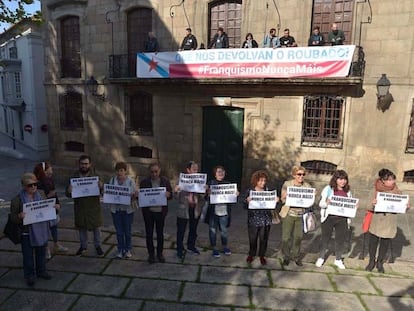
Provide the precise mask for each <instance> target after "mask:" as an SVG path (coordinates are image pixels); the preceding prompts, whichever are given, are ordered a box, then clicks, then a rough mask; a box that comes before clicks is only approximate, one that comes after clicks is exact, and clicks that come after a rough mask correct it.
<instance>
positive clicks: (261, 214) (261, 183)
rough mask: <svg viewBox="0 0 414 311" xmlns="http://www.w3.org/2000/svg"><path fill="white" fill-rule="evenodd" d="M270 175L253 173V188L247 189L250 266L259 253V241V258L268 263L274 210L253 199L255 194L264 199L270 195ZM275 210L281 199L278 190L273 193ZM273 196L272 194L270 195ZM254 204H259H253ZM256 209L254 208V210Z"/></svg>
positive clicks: (259, 172)
mask: <svg viewBox="0 0 414 311" xmlns="http://www.w3.org/2000/svg"><path fill="white" fill-rule="evenodd" d="M268 179H269V178H268V175H267V173H266V172H265V171H256V172H254V173H253V175H252V177H251V179H250V185H251V187H250V188H249V189H247V192H246V194H245V200H244V203H245V207H246V208H248V211H247V230H248V234H249V255H248V256H247V258H246V261H247V263H248V264H250V263H252V262H253V260H254V256H256V253H257V240H259V253H258V254H259V257H260V263H261V264H262V265H265V264H266V263H267V261H266V258H265V254H266V250H267V242H268V240H269V232H270V225H271V224H272V212H271V211H272V209H270V208H268V206H267V204H261V203H265V201H255V199H254V198H253V197H252V194H253V192H255V193H256V194H258V192H259V196H260V193H262V194H263V197H262V198H265V195H267V194H269V192H270V191H268V188H267V186H266V183H267V180H268ZM273 192H274V194H273V199H272V200H273V202H271V203H273V204H272V205H273V206H274V207H273V209H274V208H275V207H276V203H277V201H278V200H279V198H278V197H277V195H276V190H275V191H273ZM270 195H271V194H270ZM253 202H255V203H258V205H259V208H257V206H253V205H257V204H253ZM253 207H254V208H253Z"/></svg>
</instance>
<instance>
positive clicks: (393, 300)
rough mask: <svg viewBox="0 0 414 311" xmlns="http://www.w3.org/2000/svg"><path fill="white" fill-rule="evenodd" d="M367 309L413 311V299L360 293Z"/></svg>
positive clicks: (375, 310)
mask: <svg viewBox="0 0 414 311" xmlns="http://www.w3.org/2000/svg"><path fill="white" fill-rule="evenodd" d="M361 299H362V300H363V301H364V303H365V304H366V306H367V308H368V310H369V311H389V310H397V311H413V310H414V299H412V298H405V297H380V296H366V295H361Z"/></svg>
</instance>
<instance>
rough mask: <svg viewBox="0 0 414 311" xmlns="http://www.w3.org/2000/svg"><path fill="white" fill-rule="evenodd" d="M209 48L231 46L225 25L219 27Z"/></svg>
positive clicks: (226, 47)
mask: <svg viewBox="0 0 414 311" xmlns="http://www.w3.org/2000/svg"><path fill="white" fill-rule="evenodd" d="M208 48H209V49H228V48H229V37H228V36H227V34H226V33H225V32H224V29H223V27H219V28H218V29H217V33H216V34H215V35H214V37H213V40H211V42H210V44H209V46H208Z"/></svg>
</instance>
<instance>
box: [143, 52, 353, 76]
mask: <svg viewBox="0 0 414 311" xmlns="http://www.w3.org/2000/svg"><path fill="white" fill-rule="evenodd" d="M354 50H355V46H354V45H337V46H320V47H295V48H289V49H283V48H280V49H272V48H257V49H209V50H194V51H179V52H157V53H138V54H137V77H138V78H293V77H310V78H326V77H346V76H347V75H348V73H349V68H350V66H351V63H352V57H353V55H354Z"/></svg>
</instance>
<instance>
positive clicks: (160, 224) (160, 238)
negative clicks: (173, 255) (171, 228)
mask: <svg viewBox="0 0 414 311" xmlns="http://www.w3.org/2000/svg"><path fill="white" fill-rule="evenodd" d="M142 216H143V217H144V223H145V236H146V243H147V250H148V255H150V256H154V226H155V231H156V232H157V256H161V255H162V251H163V249H164V219H165V217H164V216H163V213H162V212H152V211H150V210H149V208H145V207H144V208H142Z"/></svg>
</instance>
